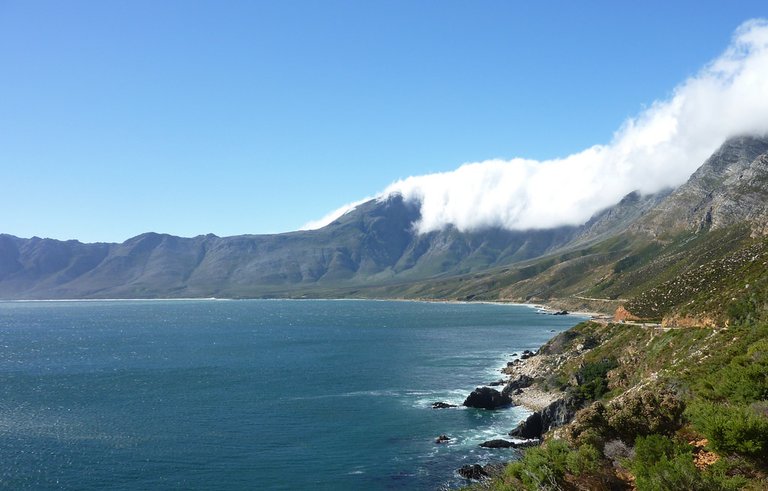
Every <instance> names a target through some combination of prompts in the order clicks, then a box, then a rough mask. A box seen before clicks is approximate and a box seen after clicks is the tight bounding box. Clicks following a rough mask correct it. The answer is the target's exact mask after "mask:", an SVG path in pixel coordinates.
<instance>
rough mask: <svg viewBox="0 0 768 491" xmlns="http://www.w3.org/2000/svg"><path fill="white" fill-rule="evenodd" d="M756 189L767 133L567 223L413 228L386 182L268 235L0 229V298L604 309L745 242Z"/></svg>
mask: <svg viewBox="0 0 768 491" xmlns="http://www.w3.org/2000/svg"><path fill="white" fill-rule="evenodd" d="M767 198H768V138H766V137H756V136H742V137H737V138H732V139H730V140H728V141H726V142H725V143H724V144H723V145H722V146H721V147H720V148H719V149H718V150H717V151H716V152H715V153H714V154H713V155H712V156H711V157H710V158H709V159H708V160H707V161H706V162H704V163H703V164H702V165H701V167H700V168H699V169H698V170H697V171H696V172H695V173H694V174H693V175H692V176H691V177H690V179H689V180H688V181H687V182H686V183H685V184H683V185H681V186H680V187H678V188H677V189H669V190H665V191H662V192H659V193H656V194H653V195H639V194H637V193H631V194H629V195H628V196H626V197H625V198H624V199H622V200H621V201H620V202H619V203H617V204H615V205H614V206H612V207H610V208H608V209H606V210H603V211H602V212H600V213H597V214H596V215H595V216H593V217H592V218H591V219H590V220H589V221H588V222H587V223H585V224H583V225H581V226H563V227H558V228H552V229H538V230H525V231H509V230H504V229H500V228H490V229H485V230H478V231H472V232H461V231H459V230H457V229H455V228H452V227H448V228H445V229H443V230H441V231H438V232H431V233H426V234H419V233H417V232H416V231H415V229H414V226H413V224H414V222H416V221H417V220H418V219H419V217H420V212H419V205H418V203H414V202H408V201H405V200H403V198H402V197H400V196H397V195H392V196H389V197H386V198H381V199H374V200H371V201H369V202H366V203H364V204H362V205H360V206H358V207H357V208H355V209H354V210H352V211H350V212H348V213H347V214H345V215H343V216H341V217H340V218H338V219H337V220H335V221H334V222H333V223H330V224H329V225H327V226H325V227H323V228H321V229H318V230H311V231H298V232H290V233H284V234H275V235H242V236H234V237H217V236H215V235H204V236H198V237H193V238H182V237H175V236H171V235H166V234H158V233H146V234H142V235H139V236H137V237H133V238H131V239H128V240H127V241H125V242H123V243H121V244H115V243H92V244H84V243H81V242H78V241H74V240H70V241H58V240H53V239H42V238H38V237H33V238H30V239H24V238H18V237H14V236H11V235H0V298H4V299H69V298H77V299H81V298H180V297H227V298H247V297H248V298H250V297H261V298H265V297H339V296H344V297H389V298H391V297H408V298H440V299H461V300H479V299H486V300H499V299H501V300H514V301H548V302H553V303H557V302H560V303H562V304H563V305H569V306H572V307H589V308H591V309H593V310H608V309H613V308H615V307H616V306H618V305H619V304H622V305H629V306H631V305H633V304H632V302H633V301H635V302H637V301H638V299H639V298H640V297H641V296H642V295H644V294H646V295H647V292H648V291H650V290H652V289H653V288H655V287H658V286H659V285H661V284H662V283H664V282H665V281H670V280H672V279H674V278H675V277H677V276H679V275H684V274H685V273H686V271H688V269H689V268H694V267H696V268H701V267H702V265H703V264H704V263H705V262H706V261H717V260H722V259H723V258H725V257H727V256H728V255H729V254H735V253H737V252H738V251H740V250H742V249H743V248H745V247H756V245H755V244H756V243H761V242H760V241H761V238H762V237H763V236H764V235H765V234H766V232H768V199H767ZM691 300H692V299H688V300H687V301H691ZM657 303H658V302H657ZM672 307H673V308H676V307H679V302H678V303H675V304H674V305H673V306H672ZM634 308H635V310H638V315H640V314H642V316H650V317H659V316H665V315H668V314H670V312H667V311H662V310H663V309H661V310H659V309H657V311H655V312H652V311H649V312H645V311H643V312H639V311H640V310H643V308H644V307H643V308H641V306H640V304H637V305H635V306H634ZM645 310H648V309H645ZM678 314H679V313H678Z"/></svg>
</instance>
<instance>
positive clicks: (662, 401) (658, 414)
mask: <svg viewBox="0 0 768 491" xmlns="http://www.w3.org/2000/svg"><path fill="white" fill-rule="evenodd" d="M684 410H685V404H684V403H683V401H682V400H680V398H678V397H677V395H676V394H675V393H674V392H671V391H668V390H659V389H654V388H646V389H644V390H641V391H639V392H637V393H634V394H631V395H628V396H627V397H625V398H624V399H623V400H621V401H617V402H615V403H613V404H610V405H609V406H608V408H607V412H606V416H607V420H608V427H609V434H611V435H615V436H618V437H619V438H621V439H622V440H623V441H625V442H627V443H631V442H633V441H634V440H635V439H636V438H637V437H638V436H647V435H651V434H662V435H671V434H672V433H674V432H675V431H677V430H678V429H679V428H680V427H681V426H682V416H683V411H684Z"/></svg>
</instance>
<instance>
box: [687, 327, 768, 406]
mask: <svg viewBox="0 0 768 491" xmlns="http://www.w3.org/2000/svg"><path fill="white" fill-rule="evenodd" d="M700 385H701V387H700V389H701V395H702V397H705V398H707V399H710V400H713V401H721V402H722V401H729V402H733V403H737V404H747V403H751V402H755V401H760V400H765V399H768V339H762V340H760V341H757V342H756V343H754V344H752V345H751V346H750V347H749V349H748V351H747V354H746V355H741V356H736V357H733V358H732V359H731V361H730V362H729V363H728V365H726V366H724V367H723V368H721V369H720V370H718V371H717V372H715V373H713V374H711V375H709V376H707V377H705V378H704V380H703V382H702V383H701V384H700Z"/></svg>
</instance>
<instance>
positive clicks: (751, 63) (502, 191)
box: [304, 19, 768, 233]
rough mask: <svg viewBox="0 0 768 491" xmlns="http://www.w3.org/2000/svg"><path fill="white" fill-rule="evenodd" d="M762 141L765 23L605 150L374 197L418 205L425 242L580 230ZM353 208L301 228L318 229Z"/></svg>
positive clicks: (754, 24) (418, 182) (435, 178)
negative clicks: (743, 139)
mask: <svg viewBox="0 0 768 491" xmlns="http://www.w3.org/2000/svg"><path fill="white" fill-rule="evenodd" d="M766 133H768V20H765V19H755V20H750V21H748V22H746V23H744V24H742V25H741V26H740V27H739V28H738V29H737V30H736V32H735V33H734V36H733V39H732V41H731V44H730V45H729V46H728V48H727V49H726V50H725V52H724V53H723V54H722V55H720V56H719V57H718V58H716V59H715V60H714V61H712V62H711V63H709V64H708V65H707V66H705V67H704V68H703V69H702V70H701V71H700V72H699V73H697V74H696V75H695V76H693V77H691V78H689V79H688V80H686V81H684V82H683V83H681V84H680V85H678V86H677V87H676V88H675V89H674V91H673V92H672V95H671V97H670V98H668V99H666V100H661V101H656V102H654V103H653V104H652V105H651V106H650V107H649V108H648V109H646V110H644V111H643V112H642V113H640V114H639V115H638V116H637V117H635V118H631V119H629V120H627V121H626V122H625V123H624V124H623V125H622V127H621V128H620V129H619V130H618V131H617V132H616V133H615V134H614V136H613V139H612V141H611V142H610V143H609V144H607V145H595V146H592V147H590V148H588V149H586V150H584V151H582V152H579V153H575V154H572V155H569V156H567V157H564V158H559V159H553V160H545V161H536V160H529V159H524V158H514V159H511V160H500V159H497V160H488V161H483V162H474V163H467V164H464V165H462V166H461V167H459V168H458V169H456V170H454V171H451V172H443V173H437V174H428V175H423V176H414V177H408V178H407V179H403V180H400V181H397V182H395V183H393V184H391V185H390V186H389V187H387V188H386V189H385V190H384V192H383V193H381V194H380V195H379V197H380V198H383V197H386V196H389V195H392V194H401V195H402V196H403V197H404V198H405V199H406V200H407V201H417V202H419V203H420V204H421V215H422V218H421V220H420V221H419V222H418V223H416V224H414V225H415V227H416V229H417V231H419V232H421V233H426V232H430V231H434V230H440V229H442V228H444V227H446V226H448V225H453V226H455V227H456V228H458V229H459V230H461V231H471V230H477V229H482V228H487V227H502V228H506V229H510V230H525V229H535V228H551V227H557V226H561V225H578V224H581V223H584V222H586V221H587V220H588V219H589V218H590V217H591V216H592V215H593V214H594V213H595V212H597V211H600V210H602V209H604V208H606V207H608V206H611V205H613V204H615V203H616V202H618V201H619V200H620V199H621V198H622V197H623V196H625V195H626V194H628V193H630V192H632V191H640V192H641V193H653V192H656V191H659V190H661V189H664V188H667V187H671V186H677V185H679V184H681V183H683V182H684V181H685V180H686V179H687V178H688V177H689V176H690V175H691V174H692V173H693V172H694V171H695V170H696V169H697V168H698V166H699V165H701V163H702V162H703V161H704V160H705V159H706V158H707V157H708V156H709V155H711V154H712V152H713V151H714V150H715V149H716V148H717V147H718V146H720V144H722V143H723V142H724V141H725V140H726V139H727V138H729V137H731V136H737V135H743V134H755V135H763V134H766ZM357 204H359V203H351V204H349V205H346V206H344V207H341V208H339V209H338V210H335V211H334V212H332V213H329V214H328V215H326V216H325V217H323V219H321V220H318V221H316V222H311V223H308V224H307V225H305V227H304V228H305V229H312V228H319V227H320V226H322V225H325V224H327V223H329V222H331V221H332V220H333V219H335V218H336V217H338V216H340V215H341V214H343V213H345V212H346V211H348V210H350V209H352V208H354V206H356V205H357Z"/></svg>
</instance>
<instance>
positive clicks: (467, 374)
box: [0, 300, 579, 490]
mask: <svg viewBox="0 0 768 491" xmlns="http://www.w3.org/2000/svg"><path fill="white" fill-rule="evenodd" d="M578 321H579V319H578V318H576V317H573V316H550V315H539V314H537V312H536V311H535V310H534V309H532V308H529V307H523V306H510V305H490V304H451V303H420V302H383V301H330V300H329V301H309V300H308V301H296V300H293V301H291V300H240V301H213V300H209V301H204V300H199V301H195V300H191V301H178V300H177V301H94V302H0V486H2V487H4V488H8V489H85V490H96V489H99V490H100V489H228V490H229V489H232V490H234V489H285V490H297V489H298V490H301V489H307V490H310V489H311V490H386V489H409V490H410V489H415V490H422V489H423V490H428V489H430V490H434V489H439V488H441V487H446V486H452V485H457V484H461V483H462V482H463V481H462V480H461V479H460V478H458V476H457V475H456V474H455V470H456V469H457V468H458V467H460V466H461V465H462V464H465V463H475V462H490V461H495V460H509V459H511V458H514V456H515V453H514V452H516V451H515V450H506V449H505V450H486V449H482V448H480V447H478V444H479V443H481V442H483V441H485V440H488V439H491V438H498V437H503V436H504V435H505V434H506V432H507V431H509V430H510V429H512V428H513V427H514V426H515V425H516V424H517V423H518V422H519V421H520V420H522V419H523V418H524V417H526V416H527V414H528V411H527V410H525V409H524V408H520V407H515V408H510V409H505V410H500V411H482V410H474V409H467V408H457V409H444V410H433V409H431V408H430V405H431V403H432V402H434V401H439V400H441V401H447V402H452V403H454V404H460V403H461V402H462V401H463V399H464V398H465V397H466V395H467V394H468V393H469V392H470V391H471V390H472V389H473V388H474V387H476V386H478V385H483V384H485V383H488V382H491V381H493V380H497V379H499V378H500V373H499V369H500V368H501V367H502V366H504V365H505V363H506V362H507V361H509V360H511V359H512V357H511V354H512V353H515V352H517V353H520V352H521V351H522V350H525V349H536V348H538V347H539V346H540V345H541V344H542V343H543V342H545V341H546V340H547V339H549V338H550V337H552V336H553V335H554V333H553V331H554V332H559V331H562V330H565V329H567V328H569V327H571V326H572V325H574V324H575V323H576V322H578ZM440 434H447V435H449V436H451V437H452V438H453V440H452V441H451V442H450V443H448V444H444V445H436V444H435V443H434V439H435V438H436V437H437V436H438V435H440Z"/></svg>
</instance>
